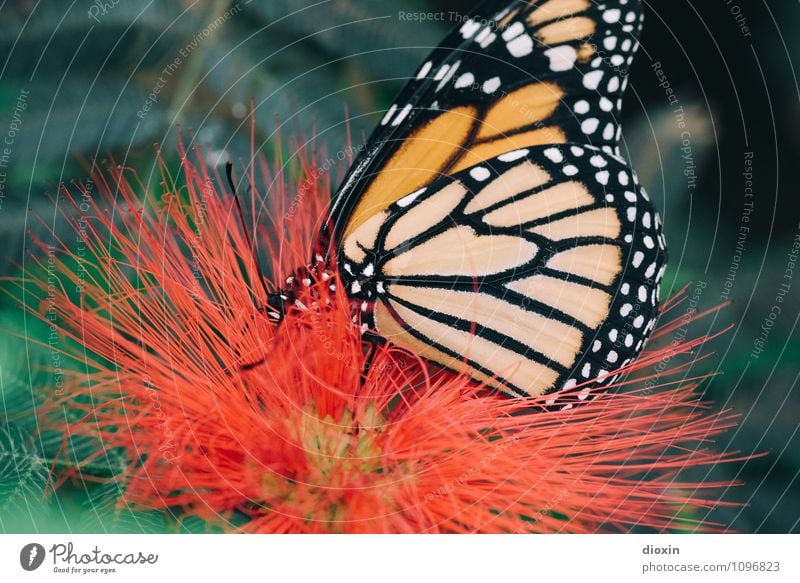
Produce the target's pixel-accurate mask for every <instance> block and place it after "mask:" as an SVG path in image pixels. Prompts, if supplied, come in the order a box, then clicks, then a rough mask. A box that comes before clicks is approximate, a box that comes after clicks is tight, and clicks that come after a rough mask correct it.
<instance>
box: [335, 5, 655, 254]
mask: <svg viewBox="0 0 800 583" xmlns="http://www.w3.org/2000/svg"><path fill="white" fill-rule="evenodd" d="M641 17H642V14H641V2H640V0H608V1H607V2H603V3H602V4H597V3H596V2H595V0H541V1H534V2H525V1H512V2H509V1H508V0H503V1H498V0H489V1H487V2H485V3H484V4H482V5H481V6H480V7H479V8H478V9H476V11H475V12H474V13H473V14H471V15H470V16H469V17H468V18H467V19H465V21H464V22H463V23H462V25H461V26H460V27H459V28H458V29H457V30H455V31H453V32H452V33H451V34H450V35H449V36H448V37H447V38H446V39H445V40H444V42H443V43H442V44H441V45H440V46H439V47H438V48H437V49H435V50H434V51H433V52H432V53H431V55H430V56H429V57H428V58H427V59H426V60H425V62H424V63H423V65H422V66H421V68H420V69H419V70H418V71H417V73H416V74H415V75H414V78H413V79H412V80H411V81H410V82H409V83H408V84H407V86H406V87H405V88H404V89H403V90H402V92H401V93H400V94H399V95H398V97H397V99H396V100H395V102H394V103H393V104H392V105H391V106H390V108H389V109H388V111H387V112H386V114H385V115H384V116H383V119H382V120H381V122H380V125H379V126H378V128H377V129H376V130H375V132H374V133H373V135H372V136H371V137H370V140H369V142H368V144H367V146H366V148H365V149H364V150H363V152H362V153H361V155H360V156H359V157H358V158H357V159H356V160H355V162H354V164H353V166H352V168H351V170H350V172H349V174H348V175H347V176H346V178H345V181H344V182H343V184H342V186H341V187H340V189H339V191H338V193H337V195H336V197H335V199H334V205H333V207H332V211H331V225H332V227H326V229H329V228H332V231H333V235H334V239H335V241H336V242H337V243H338V242H340V241H341V240H342V239H343V238H344V237H346V236H347V235H349V234H350V233H352V232H353V231H354V230H355V229H357V228H358V227H359V226H360V225H362V224H363V223H364V222H365V221H367V220H369V219H370V218H371V217H373V216H374V215H375V213H377V212H380V211H381V210H382V209H385V208H387V207H388V206H389V205H390V204H392V203H393V202H395V201H397V200H398V199H399V198H400V197H401V196H403V195H405V194H407V193H409V192H414V191H416V190H418V189H419V188H422V187H423V186H425V185H427V184H429V183H430V182H432V181H433V180H435V179H436V178H438V177H439V176H440V175H442V174H453V173H456V172H458V171H460V170H463V169H464V168H468V167H471V166H473V165H476V164H478V163H480V162H482V161H484V160H488V159H491V158H493V157H495V156H498V155H500V154H502V153H503V152H507V151H512V150H515V149H518V148H523V147H530V146H535V145H538V144H554V143H566V142H570V141H572V142H580V143H588V144H590V145H593V146H595V147H598V148H602V149H603V150H605V151H606V152H615V151H616V147H617V142H618V139H619V123H618V116H619V111H620V107H621V96H622V93H623V91H624V90H625V86H626V83H627V67H628V66H629V64H630V63H631V61H632V58H633V54H634V52H635V51H636V48H637V47H638V41H637V37H638V33H639V30H640V28H641Z"/></svg>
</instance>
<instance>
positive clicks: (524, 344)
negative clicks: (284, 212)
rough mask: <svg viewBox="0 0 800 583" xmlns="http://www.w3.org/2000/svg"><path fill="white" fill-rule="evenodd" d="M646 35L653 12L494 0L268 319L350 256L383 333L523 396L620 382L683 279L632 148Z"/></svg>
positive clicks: (390, 124)
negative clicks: (675, 280) (622, 120)
mask: <svg viewBox="0 0 800 583" xmlns="http://www.w3.org/2000/svg"><path fill="white" fill-rule="evenodd" d="M641 27H642V8H641V2H640V1H639V0H606V1H604V2H602V3H599V4H597V3H595V2H594V1H593V0H542V1H532V2H524V1H512V2H509V1H508V0H503V1H498V0H488V1H487V2H485V3H484V4H482V5H481V6H480V7H479V8H477V9H476V11H475V12H474V13H473V14H471V15H470V16H469V17H468V18H467V19H465V20H464V21H463V23H461V26H459V27H458V28H457V29H456V30H454V31H453V32H452V33H451V34H450V35H449V36H447V37H446V39H445V40H444V42H443V43H442V44H441V45H440V46H439V47H438V48H436V49H435V50H434V51H433V52H432V53H431V55H430V56H429V57H428V59H426V60H425V62H424V63H423V65H422V66H421V67H420V69H419V70H418V71H417V73H416V74H415V75H414V78H413V79H412V80H411V81H410V82H409V83H408V84H407V85H406V87H405V88H404V89H403V90H402V91H401V93H400V94H399V96H398V97H397V99H396V101H395V102H394V104H393V105H391V107H389V109H388V111H386V113H385V115H384V116H383V119H382V120H381V122H380V124H379V126H378V127H377V129H376V130H375V131H374V133H373V134H372V136H371V137H370V139H369V141H368V143H367V145H366V148H365V149H364V150H363V151H362V153H361V154H360V155H359V157H358V158H357V159H356V160H355V161H354V163H353V165H352V167H351V169H350V170H349V172H348V173H347V175H346V177H345V179H344V182H343V183H342V185H341V187H340V188H339V190H338V192H337V194H336V195H335V197H334V201H333V204H332V207H331V210H330V215H329V220H328V221H327V223H326V225H325V226H324V227H323V228H322V231H321V240H322V241H324V242H325V243H324V244H323V246H322V248H324V249H328V250H329V251H328V252H327V256H325V255H324V253H323V254H318V255H317V256H316V259H315V261H314V262H313V263H312V266H310V267H309V268H307V273H308V276H307V277H306V276H304V277H291V278H289V279H287V286H286V289H283V290H280V291H279V292H276V293H272V294H270V295H269V301H268V305H269V308H268V310H269V313H270V316H271V317H272V318H273V319H275V320H277V321H280V320H281V319H282V317H283V315H284V313H285V311H286V310H287V309H291V305H292V304H293V303H295V302H296V298H295V292H296V289H297V286H299V285H302V284H301V283H299V282H300V281H303V282H304V283H305V285H310V281H311V280H312V278H313V277H315V276H317V275H319V274H320V273H321V272H325V270H326V269H329V266H330V265H331V264H332V263H333V262H332V261H331V259H332V258H335V260H336V261H335V264H336V266H337V268H338V270H339V279H338V281H339V282H340V284H341V285H344V286H345V289H346V292H347V294H348V295H349V297H350V298H351V299H352V300H353V302H354V303H355V304H356V305H358V306H359V309H358V310H357V311H358V313H356V314H355V315H354V317H353V319H354V322H356V324H358V325H360V326H361V330H362V332H363V333H364V334H365V335H367V334H369V335H372V336H378V337H380V338H383V339H386V340H388V341H391V342H392V343H394V344H395V345H397V346H399V347H402V348H405V349H407V350H409V351H413V352H416V353H417V354H419V355H421V356H423V357H425V358H426V359H429V360H430V361H433V362H435V363H438V364H439V365H442V366H444V367H447V368H451V369H456V370H462V371H463V370H464V369H465V368H466V371H467V372H468V373H469V374H470V375H471V376H472V377H474V378H475V379H476V380H478V381H481V382H484V383H486V384H487V385H488V386H490V387H493V388H496V389H498V390H500V391H503V392H505V393H507V394H509V395H514V396H531V395H542V394H545V393H550V392H555V391H558V390H568V389H570V388H572V387H575V386H576V385H581V384H583V383H585V382H587V381H590V380H594V381H595V383H601V384H602V383H605V384H608V383H611V382H612V381H613V379H614V378H615V376H616V374H615V371H618V370H619V369H620V368H621V367H623V366H624V365H625V364H627V363H628V362H630V360H632V359H633V358H634V357H635V356H636V354H637V353H638V352H639V351H640V350H641V349H642V347H643V345H644V343H645V341H646V339H647V336H648V334H649V333H650V331H651V330H652V329H653V327H654V323H655V316H656V313H657V303H658V294H659V281H660V279H661V277H662V276H663V273H664V270H665V257H666V248H665V242H664V238H663V235H662V234H661V223H660V219H659V216H658V214H657V213H656V212H655V210H654V208H653V206H652V205H651V203H650V201H649V198H648V196H647V193H646V192H645V190H644V188H643V187H642V186H641V185H640V184H639V183H638V180H637V178H636V175H635V174H634V172H633V171H632V170H631V169H630V167H629V166H628V165H627V164H626V162H625V161H624V160H623V159H622V157H621V154H620V149H619V146H618V143H619V140H620V135H621V130H620V125H619V119H618V117H619V113H620V109H621V106H622V100H621V97H622V94H623V92H624V90H625V87H626V85H627V81H628V79H627V70H626V68H627V67H629V66H630V64H631V62H632V60H633V54H634V53H635V51H636V49H637V48H638V44H639V43H638V40H637V37H638V34H639V32H640V31H641ZM324 274H325V276H326V277H327V273H324ZM331 281H333V280H331ZM331 285H335V284H331ZM297 303H298V305H299V307H300V308H304V306H303V304H302V303H300V302H297ZM565 394H566V393H565ZM586 395H587V391H584V392H582V393H580V394H578V395H577V397H574V398H579V399H585V398H586ZM571 398H572V397H571ZM573 400H574V399H573ZM549 402H550V403H553V402H555V398H553V399H551V400H550V401H549ZM565 406H569V405H565Z"/></svg>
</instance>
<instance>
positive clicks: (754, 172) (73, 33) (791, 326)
mask: <svg viewBox="0 0 800 583" xmlns="http://www.w3.org/2000/svg"><path fill="white" fill-rule="evenodd" d="M737 2H738V4H737ZM474 4H475V3H474V2H471V1H464V2H456V1H455V0H427V1H424V0H395V1H394V2H392V3H388V2H381V1H377V0H359V1H355V0H350V1H344V0H327V1H326V0H323V1H320V2H313V3H312V2H307V1H301V0H252V1H245V0H242V1H241V2H231V1H230V0H195V1H190V0H182V1H176V2H153V1H145V0H113V1H112V0H109V1H106V2H102V1H100V0H98V1H96V2H95V1H91V2H90V1H88V0H86V1H78V0H76V1H74V2H67V1H48V2H42V1H38V2H37V1H34V0H15V1H11V2H4V3H2V4H0V63H2V67H1V68H0V140H4V141H5V143H4V144H0V248H2V250H3V253H2V256H0V270H2V273H3V274H4V275H18V274H19V273H20V269H21V268H22V267H23V266H25V265H29V264H30V255H29V250H28V249H27V245H29V244H30V232H31V231H33V232H36V233H39V234H40V235H43V234H45V233H46V232H47V231H48V229H49V228H53V229H54V230H55V231H56V232H63V229H64V225H63V224H61V223H60V222H59V221H58V220H57V219H56V216H57V214H56V207H55V205H54V203H53V200H52V197H53V192H54V186H55V185H57V184H58V183H60V182H69V181H72V180H82V179H84V178H85V170H84V168H83V167H82V165H81V163H80V159H81V158H84V159H92V158H98V159H101V160H102V159H106V158H109V157H113V158H114V159H115V160H116V161H117V162H118V163H124V164H126V165H129V166H133V167H135V168H137V169H138V170H139V172H140V174H141V175H142V177H143V178H145V179H146V180H151V181H152V180H153V179H154V177H153V170H154V168H153V152H154V147H153V146H154V144H157V143H158V144H163V151H164V152H165V153H166V154H167V155H168V157H169V156H172V161H173V162H174V161H175V157H174V155H173V154H171V152H173V151H174V144H175V126H176V124H180V125H181V126H182V127H184V128H192V129H193V131H194V136H195V139H196V140H197V142H198V143H201V144H203V145H204V146H205V148H206V152H207V156H208V159H209V161H210V162H212V163H219V162H221V161H224V160H225V159H226V157H227V156H228V155H232V156H233V157H234V158H235V159H247V158H248V155H249V135H248V125H247V124H248V120H247V113H248V109H249V101H250V99H252V100H253V102H254V104H255V125H256V141H257V144H265V146H264V147H265V148H269V144H271V140H273V139H274V136H275V131H276V127H277V125H280V127H281V132H282V133H283V134H284V135H286V136H293V135H298V136H305V137H309V136H311V135H313V134H315V135H316V136H317V141H318V142H320V143H324V144H326V145H327V148H328V150H329V151H331V152H334V151H337V150H339V149H340V148H341V147H342V146H343V145H344V143H345V122H346V120H347V118H348V115H349V120H350V123H351V128H352V132H353V136H354V141H355V142H356V143H360V142H361V141H362V139H363V136H364V135H365V134H368V133H369V131H370V129H371V128H372V127H373V126H374V125H375V124H376V123H377V121H378V120H379V119H380V117H381V116H382V114H383V111H384V108H386V107H387V106H388V105H389V103H390V101H391V98H392V96H393V95H394V94H395V92H397V91H398V90H399V88H400V87H401V86H402V84H403V83H404V81H405V80H406V79H407V78H408V76H410V75H411V74H413V73H414V72H415V70H416V67H417V65H418V64H419V62H421V60H422V59H423V57H424V56H425V55H426V53H427V52H428V51H429V49H430V48H431V47H432V46H434V45H436V44H437V43H438V41H439V40H440V39H441V37H442V36H443V35H444V34H445V33H446V31H447V30H448V29H449V28H451V27H452V26H453V25H454V24H455V23H456V19H457V18H458V17H460V15H463V14H465V13H467V12H468V11H469V9H470V8H471V7H472V6H473V5H474ZM647 4H648V6H647V15H646V26H645V31H644V35H643V38H642V48H641V50H640V53H639V57H638V59H637V61H636V62H635V64H634V67H633V70H632V79H631V86H630V89H629V90H628V93H627V96H626V106H625V108H624V124H623V127H624V142H625V143H624V147H625V148H626V149H627V155H628V157H629V158H630V159H631V161H632V162H633V165H634V167H635V168H636V169H637V171H638V173H639V175H640V177H641V179H642V181H643V183H644V184H645V185H646V186H647V188H648V190H649V192H650V194H651V196H652V197H653V198H654V199H655V201H656V204H657V205H658V207H659V208H660V209H661V210H662V215H663V217H664V223H665V229H666V234H667V241H668V243H669V246H670V252H671V260H670V267H669V271H668V272H667V277H666V281H665V289H664V294H662V295H669V294H670V292H675V291H676V290H678V289H680V288H681V287H682V286H683V285H684V284H686V283H689V282H693V285H692V287H691V288H690V293H692V292H694V291H697V294H698V297H699V300H700V307H701V308H708V307H712V306H714V305H715V304H718V303H719V302H720V301H723V300H725V299H731V300H733V305H732V306H731V307H729V308H727V309H725V310H724V311H723V312H721V313H720V314H718V315H717V316H716V317H713V318H710V319H707V320H704V321H703V322H701V323H700V324H698V325H696V326H694V327H693V329H692V332H691V333H692V334H702V333H707V332H712V331H716V330H719V329H722V328H724V327H725V326H727V325H728V324H730V323H734V324H735V328H734V329H733V330H732V331H731V332H729V333H727V334H726V335H724V336H722V337H720V338H718V339H717V340H715V341H713V342H711V343H709V344H708V345H706V346H705V347H704V348H703V352H704V353H709V352H713V353H714V355H713V356H712V357H711V358H709V359H707V360H704V361H703V362H702V363H699V364H697V366H695V367H694V368H693V369H692V370H691V371H690V372H689V373H688V374H690V375H691V374H695V373H702V372H710V371H717V372H720V373H722V374H721V375H719V376H717V377H715V378H714V379H713V380H712V381H710V382H707V383H706V384H705V385H704V387H703V388H704V390H705V391H706V395H707V396H708V397H709V398H711V399H713V400H714V401H715V402H716V406H717V407H718V408H720V409H723V408H731V409H733V410H734V411H735V412H737V413H739V414H740V415H741V423H740V426H739V427H738V428H737V429H735V430H732V431H729V432H728V433H726V434H725V435H724V436H723V438H722V439H721V440H719V441H718V442H717V443H716V444H715V447H716V448H718V449H720V450H725V451H741V452H743V453H746V454H747V453H755V452H767V455H766V456H764V457H760V458H758V459H756V460H753V461H751V462H748V463H746V464H728V465H725V466H720V467H715V468H713V469H711V470H710V471H709V470H706V469H704V470H702V471H699V470H695V471H689V472H687V476H686V477H688V478H690V479H694V480H714V481H717V480H736V481H741V482H743V485H742V486H740V487H737V488H735V489H732V490H731V491H730V492H728V493H726V495H725V498H726V499H728V500H733V501H737V502H740V503H743V504H745V506H743V507H741V508H718V509H715V510H713V511H711V512H710V513H709V515H708V516H707V518H709V519H711V520H714V521H718V522H720V523H722V524H725V525H728V526H729V527H730V528H732V529H735V530H738V531H742V532H800V524H799V522H798V520H799V519H800V484H798V471H799V470H800V447H798V446H800V437H799V436H798V434H797V430H798V413H799V412H800V408H798V405H800V402H799V401H800V399H798V387H797V379H798V371H799V370H800V366H799V365H800V339H799V338H798V334H797V330H796V328H797V323H798V317H799V315H800V268H797V267H795V266H794V265H792V261H793V258H792V256H791V251H792V245H793V242H794V241H795V240H796V238H797V237H798V236H800V203H798V198H799V197H798V179H797V177H796V176H795V174H794V171H795V170H798V169H800V168H799V167H800V159H798V152H800V143H798V142H800V131H798V130H800V100H798V82H797V73H798V71H797V66H796V63H797V61H796V59H797V58H798V57H800V54H799V53H800V42H798V40H797V39H798V37H800V8H798V4H797V2H779V3H772V4H768V3H767V2H766V1H763V0H762V1H753V2H744V1H739V0H733V1H732V2H728V1H727V0H725V1H723V0H720V1H714V2H687V1H686V0H675V1H674V2H659V3H652V4H651V3H647ZM428 12H430V13H433V15H434V16H435V19H434V18H431V19H428V20H422V21H419V20H417V21H410V20H409V19H407V18H404V17H403V16H402V14H404V13H428ZM436 15H438V16H436ZM667 84H668V85H667ZM668 87H669V90H670V91H671V92H672V93H669V92H668V91H667V88H668ZM151 94H152V95H151ZM346 112H348V113H346ZM276 120H278V121H276ZM3 147H5V148H6V150H5V151H3V149H2V148H3ZM341 166H342V167H337V168H334V169H333V171H332V175H333V177H334V181H335V180H336V177H337V176H340V175H341V173H343V172H344V171H345V169H346V168H344V163H342V165H341ZM748 189H752V190H748ZM751 193H752V196H748V195H749V194H751ZM37 217H40V218H41V219H39V218H37ZM795 259H796V258H795ZM791 269H794V272H792V271H787V270H791ZM781 284H788V288H786V289H785V292H786V293H785V295H784V296H781V297H782V301H779V300H778V299H777V298H778V296H779V295H780V286H781ZM776 305H777V306H779V307H780V309H781V312H780V314H779V315H777V317H775V318H774V319H773V320H769V318H770V314H771V313H773V312H774V308H773V307H774V306H776ZM765 321H766V322H767V324H766V325H767V326H768V327H767V329H768V330H769V332H768V335H767V336H766V340H765V342H764V345H763V349H762V350H761V351H760V352H759V351H758V350H757V344H755V343H756V342H757V341H758V339H759V338H760V337H761V338H762V339H763V338H764V335H765V334H766V333H765V332H764V330H763V328H764V327H765ZM0 327H1V328H2V329H4V330H7V331H13V332H16V333H17V334H21V335H22V337H23V338H30V339H40V340H43V339H46V334H47V330H46V329H45V327H44V326H42V325H41V324H39V323H36V322H34V321H33V320H32V319H31V318H29V317H28V318H26V317H25V316H24V315H23V313H22V311H21V310H20V307H19V306H18V305H17V304H16V302H15V301H14V299H13V298H9V297H7V296H5V295H3V296H2V298H0ZM44 356H45V355H44V353H43V350H42V349H41V348H40V347H38V346H37V345H35V344H34V343H33V342H25V341H21V340H20V339H19V338H18V337H17V336H14V335H12V334H6V333H4V334H3V336H2V337H0V389H1V390H2V393H1V394H0V396H1V397H2V401H1V402H0V417H2V419H0V422H1V423H2V426H0V531H12V532H19V531H39V532H84V531H91V532H105V531H109V532H112V531H113V532H161V531H176V530H183V531H207V530H208V529H209V528H210V527H208V526H207V525H204V524H200V523H181V524H178V523H176V522H175V521H172V520H169V517H164V516H162V515H159V514H150V513H132V512H126V511H122V510H119V509H116V510H115V509H114V508H113V504H112V503H113V500H114V499H115V496H116V494H117V491H116V486H115V485H114V484H113V481H112V482H111V483H110V484H108V485H106V486H103V487H100V488H98V487H92V488H89V489H88V490H87V489H84V488H82V487H81V486H80V484H76V485H73V486H70V487H67V488H63V489H62V490H61V491H60V493H59V495H58V496H56V497H52V496H50V497H45V496H43V493H44V488H45V480H46V476H47V473H48V471H49V465H48V462H47V460H48V457H50V456H52V454H53V452H54V448H57V446H58V442H57V440H55V439H49V438H48V436H44V439H42V440H32V439H31V438H30V436H31V434H32V431H33V426H32V421H31V416H30V414H29V412H30V411H31V410H32V408H33V407H34V406H35V404H36V400H37V398H39V397H37V395H36V394H35V392H33V391H32V390H31V387H37V386H48V383H52V378H51V375H50V374H49V373H47V372H43V371H42V369H41V365H44V364H45V361H46V359H45V358H44ZM92 446H93V444H91V443H74V444H71V447H72V448H74V451H73V454H74V455H75V456H76V457H80V456H79V452H80V448H81V447H84V448H91V447H92ZM112 457H113V456H112ZM108 461H109V462H110V463H111V465H112V466H113V464H114V463H115V460H114V459H110V460H108ZM116 462H119V463H121V462H120V460H116ZM112 473H113V472H112Z"/></svg>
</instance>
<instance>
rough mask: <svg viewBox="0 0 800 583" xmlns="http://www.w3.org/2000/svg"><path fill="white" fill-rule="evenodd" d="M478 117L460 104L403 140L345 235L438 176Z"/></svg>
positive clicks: (373, 184) (361, 202) (466, 139)
mask: <svg viewBox="0 0 800 583" xmlns="http://www.w3.org/2000/svg"><path fill="white" fill-rule="evenodd" d="M477 116H478V111H477V109H476V108H475V107H466V106H465V107H457V108H455V109H452V110H450V111H447V112H445V113H443V114H442V115H440V116H438V117H436V118H435V119H433V120H432V121H430V122H428V123H427V124H425V125H424V126H422V127H420V128H419V129H417V130H416V131H415V132H414V133H413V134H411V135H410V136H409V137H408V138H406V139H404V140H403V144H402V145H401V146H400V147H399V149H398V150H397V152H396V153H395V154H394V156H392V158H391V159H390V160H389V161H388V162H387V163H386V164H385V165H384V167H383V168H381V170H380V173H379V174H378V176H376V177H375V180H374V181H373V182H372V184H371V185H370V186H369V189H367V191H366V192H365V193H364V196H362V197H361V199H360V200H359V203H358V205H357V206H356V208H355V209H354V210H353V214H352V216H351V217H350V221H349V223H348V225H347V229H346V230H345V233H344V236H345V237H347V236H348V235H350V234H351V233H352V232H353V231H354V230H355V229H357V228H358V227H359V226H361V224H362V223H364V222H365V221H366V220H368V219H369V218H370V217H372V216H373V215H374V214H375V213H378V212H380V211H382V210H384V209H386V208H387V207H389V205H391V204H392V203H394V202H397V201H398V200H400V199H401V198H403V197H404V196H405V195H407V194H409V193H411V192H414V191H416V190H419V189H420V188H421V187H423V186H425V185H426V184H428V183H430V182H432V181H433V180H435V179H436V178H438V177H439V175H440V173H442V172H443V171H445V170H446V169H447V167H448V164H449V163H450V162H451V161H452V160H453V158H454V157H455V156H457V155H458V153H459V151H460V150H461V148H463V147H464V146H465V144H466V143H467V142H468V140H469V136H470V133H471V131H472V127H473V126H474V125H475V123H476V122H477V121H478V118H477Z"/></svg>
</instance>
